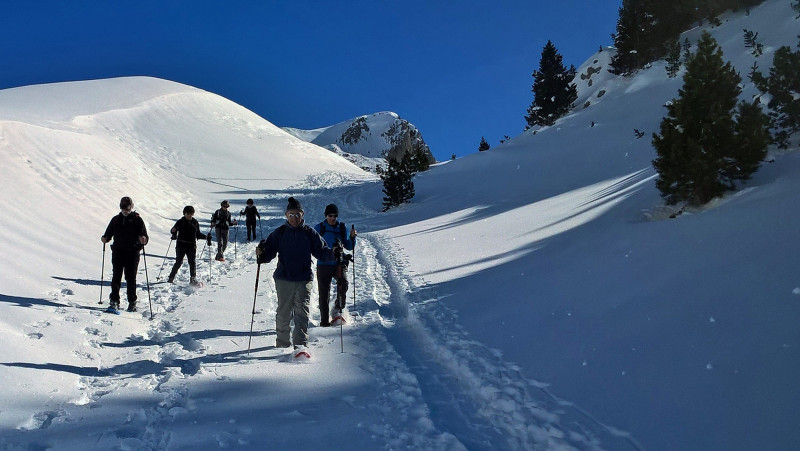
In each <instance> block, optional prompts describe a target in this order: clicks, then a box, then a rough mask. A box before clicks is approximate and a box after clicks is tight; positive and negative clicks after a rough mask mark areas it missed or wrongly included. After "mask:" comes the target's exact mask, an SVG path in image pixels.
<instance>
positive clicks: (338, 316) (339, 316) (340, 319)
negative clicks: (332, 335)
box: [331, 308, 347, 326]
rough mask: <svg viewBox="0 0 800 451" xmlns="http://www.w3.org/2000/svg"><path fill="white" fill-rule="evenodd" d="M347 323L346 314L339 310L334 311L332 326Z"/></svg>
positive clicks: (332, 313)
mask: <svg viewBox="0 0 800 451" xmlns="http://www.w3.org/2000/svg"><path fill="white" fill-rule="evenodd" d="M346 323H347V321H346V320H345V319H344V312H343V311H342V310H339V309H338V308H335V309H333V311H332V312H331V326H339V325H342V324H346Z"/></svg>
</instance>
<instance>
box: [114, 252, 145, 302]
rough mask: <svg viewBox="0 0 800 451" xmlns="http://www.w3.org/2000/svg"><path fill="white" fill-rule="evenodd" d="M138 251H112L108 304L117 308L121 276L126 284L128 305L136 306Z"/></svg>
mask: <svg viewBox="0 0 800 451" xmlns="http://www.w3.org/2000/svg"><path fill="white" fill-rule="evenodd" d="M139 255H140V254H139V251H113V252H112V253H111V267H112V273H111V274H112V275H111V294H110V295H109V297H108V298H109V301H110V302H109V303H110V304H112V305H116V306H119V290H120V287H122V276H123V274H124V275H125V283H126V284H127V287H126V288H127V295H128V304H134V305H135V304H136V271H138V269H139Z"/></svg>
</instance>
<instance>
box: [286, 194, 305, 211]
mask: <svg viewBox="0 0 800 451" xmlns="http://www.w3.org/2000/svg"><path fill="white" fill-rule="evenodd" d="M289 210H300V211H303V206H302V205H300V201H299V200H297V199H295V198H294V197H290V198H289V204H288V205H286V211H289Z"/></svg>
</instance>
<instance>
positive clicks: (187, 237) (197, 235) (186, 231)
mask: <svg viewBox="0 0 800 451" xmlns="http://www.w3.org/2000/svg"><path fill="white" fill-rule="evenodd" d="M172 230H174V231H175V233H173V235H175V236H177V237H178V238H177V240H178V242H177V243H175V246H176V247H181V248H184V249H191V248H195V247H197V240H205V239H206V238H207V236H206V234H204V233H203V232H201V231H200V223H198V222H197V219H194V218H192V219H191V220H186V218H181V219H178V220H177V221H176V222H175V226H174V227H172Z"/></svg>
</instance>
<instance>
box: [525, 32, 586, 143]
mask: <svg viewBox="0 0 800 451" xmlns="http://www.w3.org/2000/svg"><path fill="white" fill-rule="evenodd" d="M575 72H576V71H575V66H570V67H569V69H567V68H566V67H565V66H564V63H563V56H561V55H560V54H559V53H558V50H557V49H556V46H555V45H553V43H552V42H551V41H547V44H546V45H545V46H544V49H543V50H542V56H541V59H540V60H539V70H536V71H534V72H533V74H532V75H533V88H532V89H531V90H532V91H533V102H532V103H531V106H530V107H528V114H527V115H526V116H525V121H526V122H527V123H528V125H527V127H525V130H527V129H529V128H531V127H533V126H534V125H553V124H555V122H556V120H557V119H558V118H560V117H561V116H563V115H564V114H566V113H567V112H568V111H569V110H570V109H571V108H572V107H574V102H575V100H576V99H577V98H578V88H577V86H576V85H575V84H574V83H572V80H573V79H574V78H575Z"/></svg>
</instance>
